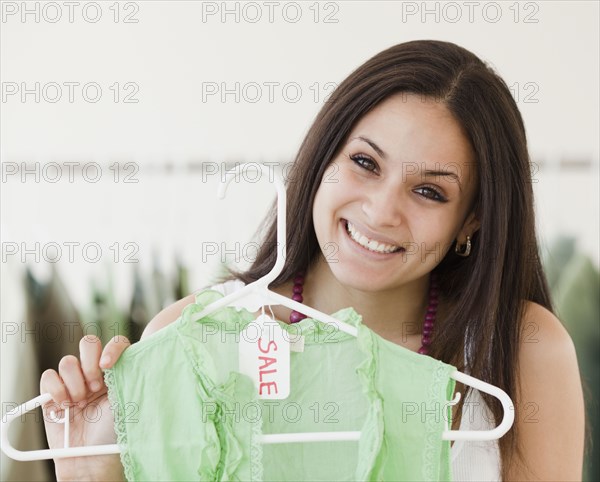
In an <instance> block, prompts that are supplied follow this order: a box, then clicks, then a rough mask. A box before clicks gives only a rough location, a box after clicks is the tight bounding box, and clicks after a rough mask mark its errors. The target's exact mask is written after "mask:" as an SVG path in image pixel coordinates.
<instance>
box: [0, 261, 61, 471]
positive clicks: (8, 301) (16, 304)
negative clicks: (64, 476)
mask: <svg viewBox="0 0 600 482" xmlns="http://www.w3.org/2000/svg"><path fill="white" fill-rule="evenodd" d="M0 276H1V280H0V290H1V293H0V298H1V299H2V303H1V304H0V311H1V314H0V320H1V321H0V323H1V326H2V330H1V331H2V350H0V354H1V355H0V356H1V358H0V370H1V371H0V373H1V374H0V387H1V390H0V391H1V393H2V416H4V414H5V413H6V412H8V411H9V410H11V409H13V408H15V407H18V406H19V405H21V404H22V403H25V402H26V401H27V400H31V399H32V398H34V397H37V396H38V395H39V394H40V393H39V390H40V377H39V375H38V374H39V365H38V360H37V358H38V357H37V351H36V350H37V346H36V345H35V344H34V341H33V337H34V333H30V332H27V331H26V330H25V327H26V322H27V313H26V309H27V307H26V303H27V300H26V294H25V290H24V289H23V288H24V285H25V276H26V273H25V269H24V267H23V265H22V264H21V263H19V262H17V261H14V260H13V259H11V258H8V259H7V260H6V261H5V262H3V265H2V269H1V270H0ZM41 416H42V411H41V409H36V410H34V411H33V412H30V413H28V414H27V415H25V416H23V417H20V418H19V419H17V420H15V421H14V422H13V423H12V425H11V430H10V434H9V435H10V437H9V439H10V442H11V444H12V446H13V447H15V448H17V449H19V450H37V449H42V448H46V447H47V444H46V436H45V432H44V427H43V421H42V419H41ZM40 426H41V427H40ZM40 428H41V430H40ZM0 480H3V481H6V482H13V481H17V480H28V481H47V480H55V478H54V467H53V464H50V463H48V461H46V460H36V461H32V462H20V461H17V460H13V459H11V458H9V457H7V456H6V455H4V452H2V453H0Z"/></svg>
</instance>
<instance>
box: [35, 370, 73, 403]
mask: <svg viewBox="0 0 600 482" xmlns="http://www.w3.org/2000/svg"><path fill="white" fill-rule="evenodd" d="M40 393H49V394H50V395H51V396H52V401H50V402H48V403H47V404H46V405H50V404H54V403H56V404H58V405H61V404H62V405H63V406H64V404H66V403H68V402H70V400H69V394H68V393H67V387H65V385H64V383H63V381H62V380H61V378H60V376H59V375H58V373H56V371H55V370H52V369H51V368H49V369H48V370H46V371H44V373H42V377H41V378H40ZM46 405H45V406H46Z"/></svg>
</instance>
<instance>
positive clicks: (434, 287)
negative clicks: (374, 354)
mask: <svg viewBox="0 0 600 482" xmlns="http://www.w3.org/2000/svg"><path fill="white" fill-rule="evenodd" d="M303 285H304V273H303V272H301V273H298V274H297V275H296V277H295V278H294V294H293V296H292V299H293V300H294V301H297V302H298V303H302V300H303V298H302V290H303ZM437 307H438V284H437V277H436V275H435V274H434V273H431V274H430V277H429V305H428V306H427V313H426V314H425V321H424V323H423V334H422V335H421V348H419V353H420V354H421V355H427V354H428V353H429V345H431V335H432V334H433V325H434V323H435V316H436V313H437ZM304 318H306V315H304V314H302V313H299V312H297V311H296V310H294V311H292V313H291V314H290V323H298V322H299V321H300V320H303V319H304Z"/></svg>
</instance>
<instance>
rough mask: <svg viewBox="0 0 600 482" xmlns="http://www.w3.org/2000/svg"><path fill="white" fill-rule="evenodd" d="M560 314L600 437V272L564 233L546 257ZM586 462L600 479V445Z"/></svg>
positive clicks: (590, 474) (594, 430) (591, 476)
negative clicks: (599, 351)
mask: <svg viewBox="0 0 600 482" xmlns="http://www.w3.org/2000/svg"><path fill="white" fill-rule="evenodd" d="M545 268H546V270H547V273H548V281H549V283H550V286H551V290H552V295H553V299H554V302H555V307H556V312H557V316H558V318H559V319H560V320H561V321H562V322H563V325H564V326H565V328H566V329H567V331H568V332H569V335H570V336H571V338H572V339H573V343H574V345H575V348H576V350H577V360H578V364H579V369H580V372H581V377H582V378H583V380H584V382H585V383H584V396H585V399H586V411H587V413H586V418H587V419H588V420H589V423H590V426H591V431H592V436H591V438H592V440H598V438H599V437H600V417H598V400H600V360H599V359H598V350H599V348H600V273H599V272H598V269H597V268H596V267H595V265H594V263H593V262H592V260H591V259H590V258H589V257H588V256H587V255H585V254H583V253H582V252H581V251H579V250H578V249H577V245H576V240H575V239H573V238H567V237H560V238H558V239H557V240H555V242H554V243H553V245H552V247H551V249H550V252H549V255H548V257H547V259H546V260H545ZM592 450H593V452H591V453H590V455H589V456H588V458H587V459H588V460H587V463H586V467H587V476H586V477H584V480H600V464H599V461H600V447H599V446H598V444H594V445H592Z"/></svg>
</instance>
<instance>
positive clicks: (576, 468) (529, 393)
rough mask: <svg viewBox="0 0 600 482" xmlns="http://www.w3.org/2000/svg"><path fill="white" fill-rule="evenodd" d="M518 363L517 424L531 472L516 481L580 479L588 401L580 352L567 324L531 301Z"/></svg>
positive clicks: (519, 473)
mask: <svg viewBox="0 0 600 482" xmlns="http://www.w3.org/2000/svg"><path fill="white" fill-rule="evenodd" d="M522 327H523V331H522V338H521V345H520V350H519V362H518V367H517V381H518V386H517V394H516V400H513V402H515V424H517V425H518V434H519V439H520V443H521V446H522V447H523V455H524V458H525V460H527V461H528V465H529V468H528V469H529V470H527V469H525V468H523V467H522V466H520V465H519V464H515V465H513V466H512V467H511V472H512V474H511V477H510V478H511V480H512V479H515V480H516V479H518V480H581V476H582V470H583V448H584V425H585V415H584V401H583V390H582V385H581V377H580V373H579V367H578V364H577V354H576V352H575V346H574V344H573V341H572V339H571V337H570V335H569V333H568V332H567V330H566V329H565V327H564V326H563V324H562V322H561V321H560V320H559V319H558V318H557V317H556V316H555V315H554V314H553V313H552V312H551V311H549V310H548V309H546V308H544V307H543V306H541V305H539V304H537V303H533V302H527V304H526V306H525V310H524V313H523V324H522Z"/></svg>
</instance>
